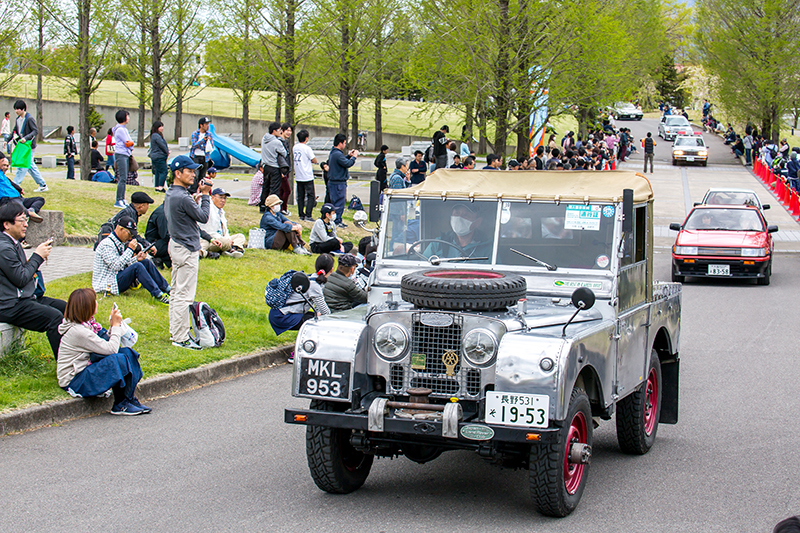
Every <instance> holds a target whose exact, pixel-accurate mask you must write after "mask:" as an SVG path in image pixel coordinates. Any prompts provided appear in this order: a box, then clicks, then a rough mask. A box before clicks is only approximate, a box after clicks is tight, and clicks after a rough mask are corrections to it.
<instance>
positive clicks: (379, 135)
mask: <svg viewBox="0 0 800 533" xmlns="http://www.w3.org/2000/svg"><path fill="white" fill-rule="evenodd" d="M382 104H383V94H382V91H381V88H380V86H378V89H377V92H376V93H375V151H376V152H380V151H381V146H383V105H382Z"/></svg>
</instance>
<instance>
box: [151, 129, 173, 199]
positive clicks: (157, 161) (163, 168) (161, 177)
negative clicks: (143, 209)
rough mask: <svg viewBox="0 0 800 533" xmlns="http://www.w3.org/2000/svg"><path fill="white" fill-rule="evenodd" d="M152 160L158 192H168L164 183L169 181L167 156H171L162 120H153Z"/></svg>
mask: <svg viewBox="0 0 800 533" xmlns="http://www.w3.org/2000/svg"><path fill="white" fill-rule="evenodd" d="M148 155H149V156H150V161H151V162H152V163H153V178H154V180H155V186H156V188H155V191H156V192H167V190H166V189H165V188H164V184H165V183H166V182H167V174H168V173H169V170H168V169H167V158H168V157H169V146H168V145H167V141H165V140H164V123H163V122H161V121H160V120H156V121H155V122H153V127H152V129H150V153H149V154H148Z"/></svg>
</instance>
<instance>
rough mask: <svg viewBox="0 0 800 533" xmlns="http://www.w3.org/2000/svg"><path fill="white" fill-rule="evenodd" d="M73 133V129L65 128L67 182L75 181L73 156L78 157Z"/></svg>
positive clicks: (70, 127)
mask: <svg viewBox="0 0 800 533" xmlns="http://www.w3.org/2000/svg"><path fill="white" fill-rule="evenodd" d="M74 132H75V128H73V127H72V126H67V136H66V137H64V156H65V157H66V158H67V179H68V180H74V179H75V156H76V155H78V146H77V145H76V144H75V137H74V136H73V135H72V134H73V133H74ZM90 146H91V145H90Z"/></svg>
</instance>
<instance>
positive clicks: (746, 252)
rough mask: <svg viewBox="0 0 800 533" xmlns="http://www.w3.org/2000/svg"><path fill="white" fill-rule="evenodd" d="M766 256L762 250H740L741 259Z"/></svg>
mask: <svg viewBox="0 0 800 533" xmlns="http://www.w3.org/2000/svg"><path fill="white" fill-rule="evenodd" d="M765 255H767V253H766V251H765V250H764V248H742V257H764V256H765Z"/></svg>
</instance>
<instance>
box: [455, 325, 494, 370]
mask: <svg viewBox="0 0 800 533" xmlns="http://www.w3.org/2000/svg"><path fill="white" fill-rule="evenodd" d="M463 347H464V357H466V358H467V361H469V362H470V363H472V364H473V365H475V366H487V365H490V364H491V363H492V362H494V356H495V354H497V337H495V336H494V333H492V332H491V331H489V330H488V329H483V328H478V329H473V330H472V331H470V332H469V333H467V335H466V336H465V337H464V343H463Z"/></svg>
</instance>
